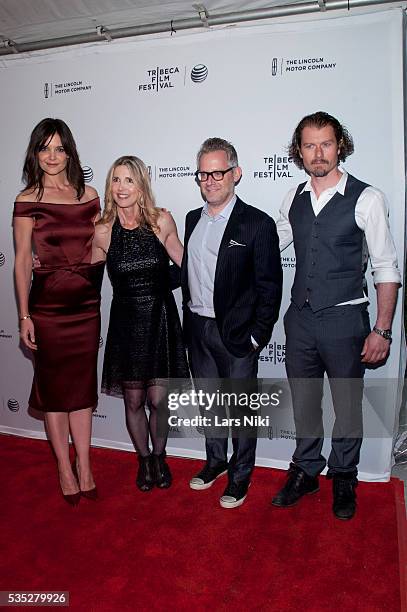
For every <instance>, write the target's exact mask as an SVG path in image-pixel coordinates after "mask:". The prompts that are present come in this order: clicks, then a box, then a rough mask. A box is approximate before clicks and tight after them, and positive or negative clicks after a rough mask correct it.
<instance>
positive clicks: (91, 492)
mask: <svg viewBox="0 0 407 612" xmlns="http://www.w3.org/2000/svg"><path fill="white" fill-rule="evenodd" d="M72 472H73V475H74V476H75V478H76V480H77V481H78V482H79V472H78V466H77V464H76V459H74V460H73V461H72ZM79 495H80V496H81V497H84V498H85V499H90V500H92V501H96V500H97V499H98V497H99V493H98V490H97V487H96V485H95V486H94V487H93V488H92V489H88V490H87V491H82V490H81V491H80V492H79Z"/></svg>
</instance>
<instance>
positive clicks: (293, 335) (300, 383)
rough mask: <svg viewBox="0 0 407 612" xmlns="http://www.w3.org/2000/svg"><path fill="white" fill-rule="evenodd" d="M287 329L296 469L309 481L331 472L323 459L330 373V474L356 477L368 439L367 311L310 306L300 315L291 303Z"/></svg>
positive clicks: (364, 308)
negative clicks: (332, 421) (364, 406)
mask: <svg viewBox="0 0 407 612" xmlns="http://www.w3.org/2000/svg"><path fill="white" fill-rule="evenodd" d="M284 327H285V332H286V370H287V376H288V379H289V383H290V389H291V395H292V402H293V410H294V421H295V427H296V440H297V444H296V449H295V452H294V455H293V463H294V464H296V465H298V467H300V468H302V469H303V470H304V472H306V473H307V474H308V475H310V476H317V475H318V474H319V473H320V472H321V471H322V470H323V469H324V468H325V466H326V460H325V458H324V457H323V456H322V454H321V451H322V445H323V441H324V431H323V424H322V408H321V402H322V393H323V378H324V373H326V374H327V376H328V379H329V385H330V389H331V394H332V401H333V406H334V411H335V424H334V428H333V432H332V450H331V453H330V455H329V458H328V468H329V470H328V474H330V475H332V474H334V473H339V472H355V473H356V472H357V465H358V463H359V455H360V447H361V443H362V435H363V419H362V397H363V376H364V371H365V368H364V364H363V363H362V362H361V351H362V348H363V343H364V341H365V338H366V336H368V334H369V333H370V324H369V314H368V312H367V305H366V304H357V305H347V306H334V307H331V308H326V309H324V310H321V311H319V312H315V313H314V312H312V310H311V308H310V306H309V305H308V304H306V305H305V306H304V307H303V308H302V309H301V310H300V309H299V308H297V306H296V305H295V304H293V303H292V304H291V305H290V307H289V309H288V311H287V313H286V315H285V317H284Z"/></svg>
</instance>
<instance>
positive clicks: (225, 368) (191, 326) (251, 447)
mask: <svg viewBox="0 0 407 612" xmlns="http://www.w3.org/2000/svg"><path fill="white" fill-rule="evenodd" d="M186 317H187V321H186V329H187V345H188V356H189V364H190V368H191V373H192V376H193V377H194V379H210V380H208V381H207V384H205V382H204V381H199V382H200V384H205V387H206V390H207V391H211V392H215V391H216V388H215V387H217V386H218V385H219V384H220V383H221V381H220V380H219V379H226V380H224V382H226V389H227V390H228V391H230V390H231V389H234V390H243V389H244V390H245V391H247V390H248V388H250V384H249V385H248V384H247V381H248V380H249V381H254V379H257V371H258V351H254V350H253V352H251V353H249V354H248V355H246V356H245V357H235V356H234V355H232V354H231V353H230V352H229V351H228V350H227V348H226V347H225V345H224V344H223V342H222V339H221V337H220V334H219V329H218V326H217V323H216V320H215V319H209V318H207V317H201V316H199V315H197V314H194V313H192V312H191V311H189V310H187V312H186ZM230 379H232V381H233V382H231V383H230V385H229V384H227V381H228V380H230ZM239 380H240V381H242V382H241V383H239ZM245 381H246V386H245ZM223 388H224V389H225V386H223ZM215 413H216V414H218V416H222V415H223V416H224V414H225V410H224V407H223V406H216V407H215ZM212 433H213V428H212ZM209 435H211V433H209ZM205 436H206V456H207V462H208V464H209V465H210V466H216V465H217V464H219V463H225V462H226V461H227V448H228V437H227V431H226V433H225V434H224V433H222V436H223V437H221V438H219V437H208V432H207V431H205ZM232 436H233V434H232ZM232 445H233V455H232V457H231V459H230V461H229V465H228V476H229V481H230V482H234V483H240V482H245V481H249V480H250V475H251V473H252V471H253V468H254V462H255V458H256V445H257V438H256V436H255V433H254V434H253V432H252V435H251V437H246V436H242V435H239V436H236V437H234V436H233V437H232Z"/></svg>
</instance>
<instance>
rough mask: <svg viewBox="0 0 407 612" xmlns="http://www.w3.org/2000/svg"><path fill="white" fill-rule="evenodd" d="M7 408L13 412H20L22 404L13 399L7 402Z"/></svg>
mask: <svg viewBox="0 0 407 612" xmlns="http://www.w3.org/2000/svg"><path fill="white" fill-rule="evenodd" d="M7 408H8V409H9V410H11V412H18V411H19V410H20V404H19V403H18V401H17V400H16V399H14V398H13V397H11V398H10V399H9V400H8V402H7Z"/></svg>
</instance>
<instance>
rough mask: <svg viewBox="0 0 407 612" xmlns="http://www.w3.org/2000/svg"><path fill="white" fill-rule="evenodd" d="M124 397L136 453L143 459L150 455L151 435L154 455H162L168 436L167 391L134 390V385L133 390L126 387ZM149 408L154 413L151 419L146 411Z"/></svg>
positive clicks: (159, 388) (160, 387)
mask: <svg viewBox="0 0 407 612" xmlns="http://www.w3.org/2000/svg"><path fill="white" fill-rule="evenodd" d="M123 397H124V405H125V408H126V424H127V429H128V431H129V434H130V437H131V439H132V442H133V444H134V447H135V449H136V451H137V452H138V453H139V454H140V455H141V456H142V457H147V455H149V454H150V446H149V435H150V437H151V442H152V445H153V453H154V455H161V453H163V452H164V450H165V445H166V443H167V436H168V417H167V412H168V408H167V402H166V387H164V386H163V385H159V384H155V385H151V386H147V387H141V388H134V383H133V385H131V386H130V385H129V386H126V383H123ZM146 404H147V406H148V409H149V412H150V416H149V419H147V414H146V411H145V405H146ZM158 432H159V433H160V436H158Z"/></svg>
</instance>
